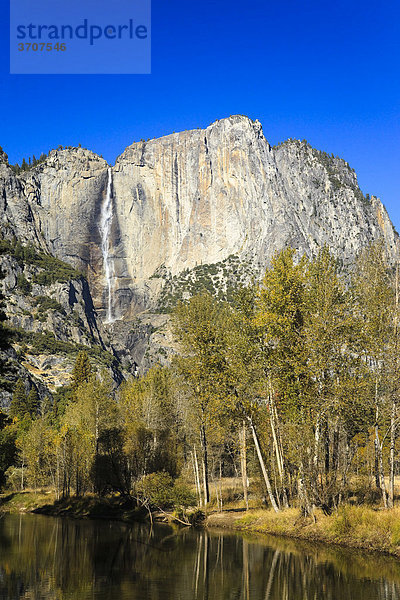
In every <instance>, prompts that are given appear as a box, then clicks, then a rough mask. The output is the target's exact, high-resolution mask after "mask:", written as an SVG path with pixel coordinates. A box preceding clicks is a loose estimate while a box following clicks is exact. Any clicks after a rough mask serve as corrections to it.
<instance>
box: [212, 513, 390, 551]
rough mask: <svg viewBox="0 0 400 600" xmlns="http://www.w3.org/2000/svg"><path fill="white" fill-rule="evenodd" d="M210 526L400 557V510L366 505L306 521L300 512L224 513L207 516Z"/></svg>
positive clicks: (319, 514) (319, 515)
mask: <svg viewBox="0 0 400 600" xmlns="http://www.w3.org/2000/svg"><path fill="white" fill-rule="evenodd" d="M206 526H207V527H217V528H227V529H234V530H236V531H242V532H243V531H244V532H250V533H263V534H268V535H273V536H281V537H288V538H295V539H299V540H304V541H309V542H323V543H324V544H329V545H339V546H343V547H347V548H358V549H362V550H369V551H378V552H384V553H387V554H391V555H393V556H396V557H400V508H395V509H393V510H390V511H384V510H380V509H374V508H370V507H363V506H342V507H341V508H339V510H338V511H337V512H336V513H333V514H332V515H331V516H329V517H328V516H326V515H324V514H323V512H322V511H320V510H316V511H315V519H313V518H304V517H301V516H300V515H299V511H298V509H294V508H291V509H287V510H283V511H281V512H279V513H275V512H274V511H272V510H266V509H261V510H260V509H256V510H249V511H226V512H225V511H223V512H215V513H211V514H209V515H208V517H207V521H206Z"/></svg>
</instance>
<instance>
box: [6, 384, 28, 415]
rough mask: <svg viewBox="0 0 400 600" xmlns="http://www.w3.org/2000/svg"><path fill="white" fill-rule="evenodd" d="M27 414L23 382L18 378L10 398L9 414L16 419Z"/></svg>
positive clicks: (26, 399) (26, 400)
mask: <svg viewBox="0 0 400 600" xmlns="http://www.w3.org/2000/svg"><path fill="white" fill-rule="evenodd" d="M27 414H29V407H28V398H27V395H26V391H25V384H24V382H23V381H22V379H18V381H17V383H16V386H15V390H14V393H13V396H12V400H11V406H10V415H11V416H12V417H17V418H18V419H24V418H25V416H26V415H27Z"/></svg>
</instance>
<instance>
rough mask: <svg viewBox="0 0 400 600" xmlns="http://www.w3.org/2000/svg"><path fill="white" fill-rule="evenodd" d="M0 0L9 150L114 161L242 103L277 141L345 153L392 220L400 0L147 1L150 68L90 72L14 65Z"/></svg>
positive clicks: (399, 109)
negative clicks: (85, 154) (88, 153)
mask: <svg viewBox="0 0 400 600" xmlns="http://www.w3.org/2000/svg"><path fill="white" fill-rule="evenodd" d="M55 1H56V0H55ZM64 1H67V0H64ZM110 1H111V0H110ZM114 1H115V0H114ZM0 6H1V12H0V29H1V35H0V49H1V52H0V115H1V117H0V145H1V146H3V148H4V149H5V150H6V152H7V153H8V154H9V159H10V162H16V161H18V162H20V161H21V159H22V157H23V156H25V157H28V156H29V155H32V154H35V155H36V156H38V155H39V154H40V153H41V152H47V151H48V150H49V149H51V148H53V147H56V146H58V145H59V144H62V145H77V144H78V143H81V144H82V145H83V146H85V147H87V148H90V149H91V150H93V151H95V152H97V153H98V154H102V155H103V156H104V157H105V158H106V159H107V160H108V161H109V162H111V163H113V162H114V160H115V158H116V156H117V155H118V154H120V153H121V152H122V151H123V150H124V148H125V147H126V146H127V145H129V144H130V143H132V142H133V141H135V140H136V141H137V140H140V139H141V138H145V139H147V138H152V137H156V136H161V135H164V134H168V133H171V132H172V131H180V130H183V129H190V128H195V127H203V126H207V125H208V124H209V123H211V122H212V121H214V120H216V119H219V118H223V117H226V116H229V115H231V114H237V113H240V114H247V115H248V116H249V117H251V118H258V119H260V121H261V122H262V123H263V128H264V134H265V136H266V138H267V139H268V140H269V142H270V143H271V144H276V143H278V142H279V141H282V140H284V139H286V138H288V137H293V138H300V139H303V138H305V139H307V140H308V141H309V142H310V143H311V144H312V145H313V146H315V147H316V148H319V149H321V150H325V151H327V152H329V153H332V152H333V153H334V154H336V155H339V156H341V157H343V158H345V159H346V160H347V161H348V162H349V163H350V165H351V166H352V167H354V168H355V169H356V171H357V174H358V178H359V183H360V186H361V189H362V190H363V191H364V192H365V193H367V192H368V193H370V194H375V195H378V196H379V197H380V198H381V199H382V201H383V202H384V203H385V205H386V207H387V208H388V210H389V213H390V215H391V217H392V219H393V221H394V223H395V225H396V226H397V228H398V229H400V185H399V184H400V143H399V142H400V121H399V117H400V60H399V59H400V47H399V46H400V3H399V2H398V1H396V2H395V1H386V2H385V1H383V2H381V3H378V2H370V1H368V0H367V1H366V2H359V1H352V0H347V1H346V2H345V1H343V0H339V1H334V2H332V1H331V2H324V1H323V0H318V1H315V0H313V1H309V2H307V1H299V0H296V1H289V0H274V1H269V0H249V1H247V2H237V1H235V0H229V1H227V0H219V1H211V0H208V1H207V0H203V1H201V2H196V1H195V0H187V1H182V0H153V2H152V40H153V45H152V74H151V75H88V76H86V75H76V76H67V75H60V76H58V75H9V74H8V72H9V50H8V35H9V34H8V19H9V16H8V6H7V0H1V4H0Z"/></svg>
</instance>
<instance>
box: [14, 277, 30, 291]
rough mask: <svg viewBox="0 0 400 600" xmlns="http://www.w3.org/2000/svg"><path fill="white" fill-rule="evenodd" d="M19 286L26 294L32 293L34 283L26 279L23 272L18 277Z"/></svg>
mask: <svg viewBox="0 0 400 600" xmlns="http://www.w3.org/2000/svg"><path fill="white" fill-rule="evenodd" d="M17 286H18V287H19V289H20V290H21V292H24V294H30V293H31V291H32V284H31V283H30V282H29V281H28V280H27V279H26V277H25V275H22V273H21V274H20V275H18V277H17Z"/></svg>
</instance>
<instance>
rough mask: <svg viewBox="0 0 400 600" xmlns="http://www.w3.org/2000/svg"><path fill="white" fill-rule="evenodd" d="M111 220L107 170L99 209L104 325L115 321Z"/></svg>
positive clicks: (111, 204) (110, 180)
mask: <svg viewBox="0 0 400 600" xmlns="http://www.w3.org/2000/svg"><path fill="white" fill-rule="evenodd" d="M112 220H113V203H112V174H111V168H109V169H108V182H107V194H106V197H105V200H104V202H103V206H102V207H101V219H100V233H101V251H102V253H103V264H104V274H105V279H106V284H107V312H106V323H113V321H114V320H115V319H114V317H113V310H112V280H113V268H112V259H111V258H110V232H111V224H112Z"/></svg>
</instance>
